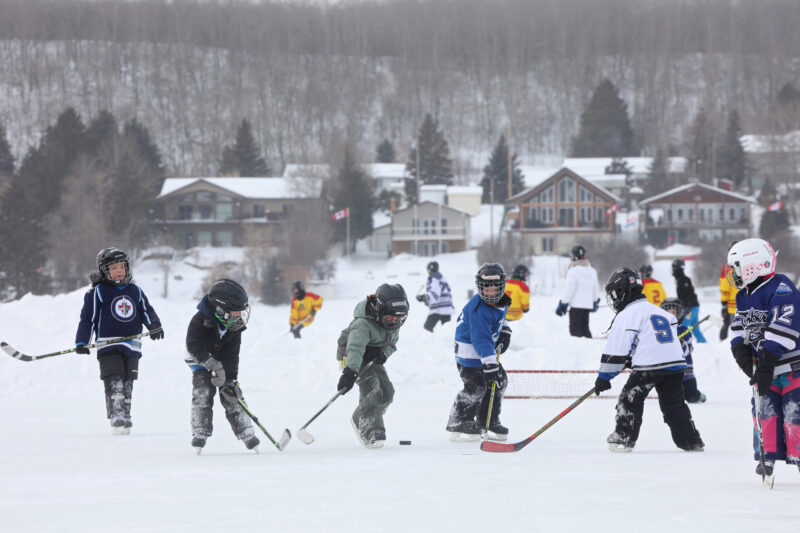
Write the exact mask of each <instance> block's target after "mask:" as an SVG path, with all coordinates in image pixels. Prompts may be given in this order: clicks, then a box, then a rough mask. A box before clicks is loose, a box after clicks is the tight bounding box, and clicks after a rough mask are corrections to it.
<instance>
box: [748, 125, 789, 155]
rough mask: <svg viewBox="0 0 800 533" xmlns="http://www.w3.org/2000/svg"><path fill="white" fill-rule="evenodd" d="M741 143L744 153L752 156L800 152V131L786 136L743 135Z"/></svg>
mask: <svg viewBox="0 0 800 533" xmlns="http://www.w3.org/2000/svg"><path fill="white" fill-rule="evenodd" d="M739 141H740V142H741V143H742V147H743V148H744V151H745V152H747V153H750V154H768V153H773V152H800V130H795V131H790V132H789V133H787V134H786V135H743V136H741V137H739Z"/></svg>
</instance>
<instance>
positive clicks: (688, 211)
mask: <svg viewBox="0 0 800 533" xmlns="http://www.w3.org/2000/svg"><path fill="white" fill-rule="evenodd" d="M686 213H687V214H688V215H689V220H694V209H692V208H689V209H687V210H686Z"/></svg>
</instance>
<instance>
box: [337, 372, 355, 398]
mask: <svg viewBox="0 0 800 533" xmlns="http://www.w3.org/2000/svg"><path fill="white" fill-rule="evenodd" d="M357 377H358V372H356V371H355V370H353V369H352V368H349V367H345V368H344V370H342V376H341V377H340V378H339V384H338V385H336V390H338V391H339V392H341V393H342V394H347V393H348V392H350V389H352V388H353V385H355V384H356V378H357Z"/></svg>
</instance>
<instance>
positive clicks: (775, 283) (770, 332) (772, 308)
mask: <svg viewBox="0 0 800 533" xmlns="http://www.w3.org/2000/svg"><path fill="white" fill-rule="evenodd" d="M798 312H800V292H798V291H797V288H796V287H795V286H794V284H793V283H792V282H791V281H790V280H789V278H787V277H786V276H784V275H783V274H775V275H774V276H772V277H770V278H768V279H766V280H764V281H763V282H761V284H760V285H758V286H757V287H756V288H755V289H753V290H752V291H750V290H747V289H745V290H740V291H739V292H738V293H737V294H736V315H734V318H733V322H732V323H731V347H733V346H736V345H737V344H742V343H744V344H747V345H749V346H750V348H751V349H752V350H753V355H755V356H756V357H760V356H761V353H762V352H763V351H768V352H771V353H773V354H775V355H777V356H779V357H780V361H779V362H778V364H777V365H776V366H775V375H776V376H777V375H780V374H784V373H786V372H790V371H792V370H800V349H798V346H797V339H798V337H800V315H799V314H798Z"/></svg>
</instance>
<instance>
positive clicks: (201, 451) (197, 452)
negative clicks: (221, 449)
mask: <svg viewBox="0 0 800 533" xmlns="http://www.w3.org/2000/svg"><path fill="white" fill-rule="evenodd" d="M193 448H194V451H195V453H196V454H197V455H200V454H201V453H203V448H201V447H199V446H193Z"/></svg>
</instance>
